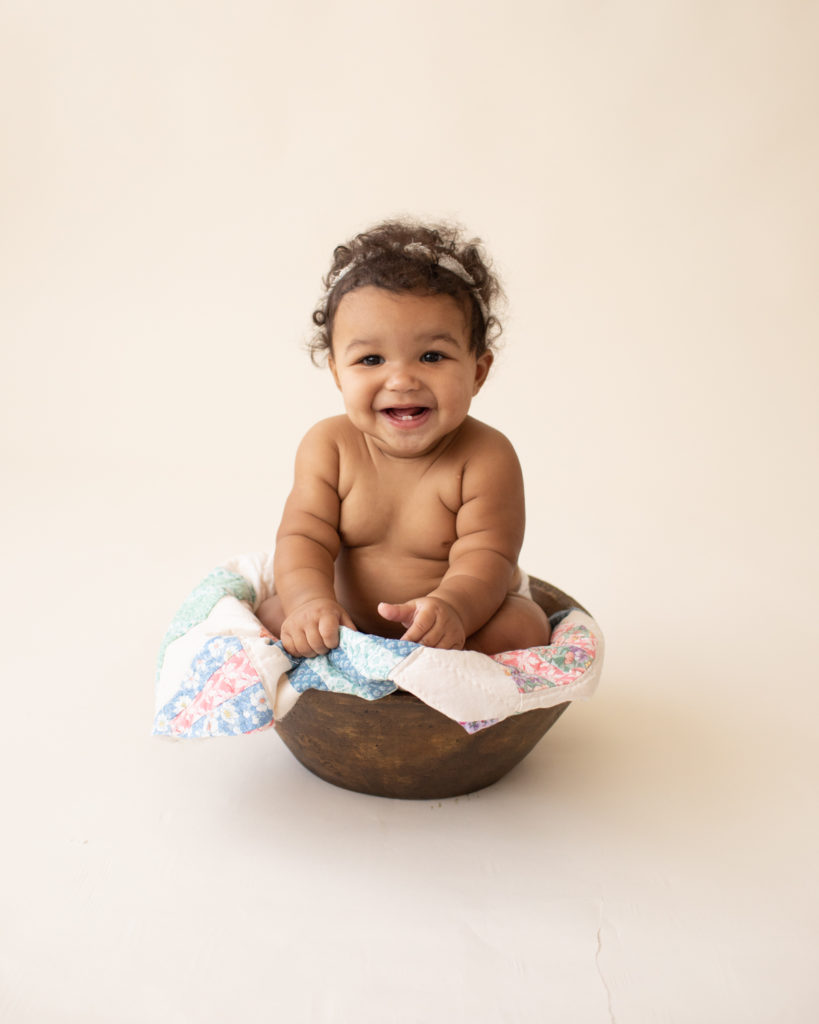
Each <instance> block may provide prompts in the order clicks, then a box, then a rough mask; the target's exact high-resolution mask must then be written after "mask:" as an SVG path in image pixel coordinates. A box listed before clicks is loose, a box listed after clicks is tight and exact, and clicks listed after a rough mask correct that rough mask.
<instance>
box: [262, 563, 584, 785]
mask: <svg viewBox="0 0 819 1024" xmlns="http://www.w3.org/2000/svg"><path fill="white" fill-rule="evenodd" d="M531 586H532V597H533V598H534V599H535V600H536V601H537V603H538V604H539V605H540V606H541V608H543V610H544V611H545V612H546V614H547V615H552V614H553V613H554V612H557V611H562V610H564V609H568V608H580V607H582V606H581V605H579V604H578V603H577V602H576V601H575V600H573V599H572V598H571V597H569V596H568V595H567V594H564V593H563V591H562V590H558V589H557V588H556V587H552V586H551V585H550V584H548V583H544V582H543V581H542V580H539V579H536V578H534V577H531ZM568 706H569V705H568V703H564V704H558V705H556V706H555V707H551V708H535V709H533V710H532V711H527V712H525V713H524V714H521V715H514V716H513V717H511V718H506V719H504V720H503V721H502V722H498V724H497V725H492V726H489V727H488V728H486V729H482V730H481V731H480V732H476V733H472V734H470V733H468V732H466V730H465V729H463V727H462V726H460V725H458V723H457V722H453V721H452V719H450V718H447V717H446V715H442V714H441V712H440V711H436V710H435V709H434V708H431V707H429V706H428V705H426V704H424V702H423V701H421V700H419V699H418V698H417V697H415V696H414V695H413V694H411V693H404V692H402V691H398V692H396V693H391V694H389V696H387V697H382V698H381V699H380V700H374V701H368V700H363V699H362V698H361V697H355V696H352V695H350V694H347V693H332V692H329V691H326V690H306V691H305V692H304V693H303V694H302V695H301V697H299V699H298V701H297V702H296V704H295V706H294V707H293V709H292V710H291V711H290V712H289V713H288V714H287V715H286V716H285V718H283V719H282V720H281V721H279V722H276V731H277V732H278V734H279V736H281V738H282V739H283V740H284V742H285V744H286V745H287V746H288V747H289V748H290V751H291V752H292V753H293V755H294V756H295V757H296V758H297V759H298V760H299V761H301V763H302V764H303V765H304V767H305V768H308V769H309V770H310V771H311V772H313V773H314V774H315V775H318V777H319V778H321V779H324V780H325V782H331V783H332V784H333V785H334V786H341V787H342V788H344V789H352V790H355V791H356V792H358V793H369V794H371V795H373V796H389V797H399V798H401V799H405V800H440V799H443V798H445V797H451V796H462V795H463V794H464V793H472V792H474V791H475V790H476V789H483V788H484V787H485V786H491V785H492V783H493V782H497V781H498V779H500V778H502V777H503V776H504V775H506V773H507V772H508V771H510V770H511V769H512V768H514V767H515V765H516V764H518V763H519V762H520V761H522V760H523V758H524V757H526V755H527V754H528V753H529V752H530V751H531V750H532V749H533V747H534V746H535V744H536V743H537V742H538V741H539V740H540V739H542V737H543V736H544V735H545V733H546V732H547V730H548V729H550V728H551V727H552V725H554V723H555V722H556V721H557V719H558V718H559V717H560V716H561V715H562V714H563V712H564V711H565V710H566V708H567V707H568Z"/></svg>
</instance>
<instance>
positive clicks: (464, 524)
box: [378, 431, 525, 649]
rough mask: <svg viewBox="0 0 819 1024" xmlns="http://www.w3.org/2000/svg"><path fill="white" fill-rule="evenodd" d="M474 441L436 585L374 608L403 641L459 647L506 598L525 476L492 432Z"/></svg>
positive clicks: (520, 537)
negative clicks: (397, 625) (395, 625)
mask: <svg viewBox="0 0 819 1024" xmlns="http://www.w3.org/2000/svg"><path fill="white" fill-rule="evenodd" d="M476 440H477V444H476V445H475V449H474V451H473V452H471V453H470V454H469V457H468V461H467V464H466V467H465V469H464V475H463V483H462V497H463V502H462V505H461V508H460V510H459V511H458V515H457V519H456V524H455V527H456V533H457V539H456V540H455V543H454V544H453V545H452V548H451V549H450V554H449V569H448V570H447V572H446V574H445V576H444V577H443V579H442V580H441V583H440V584H439V586H437V587H436V588H435V590H433V591H432V592H431V593H430V594H428V595H426V596H425V597H420V598H416V599H415V600H412V601H407V602H406V603H404V604H401V605H387V604H381V605H379V607H378V611H379V614H381V615H382V616H383V617H384V618H387V619H390V620H392V621H395V622H401V623H402V624H403V625H405V626H407V627H408V629H407V631H406V633H405V634H404V636H403V639H405V640H413V641H415V642H417V643H423V644H425V645H426V646H428V647H446V648H458V649H460V648H462V647H463V646H464V643H465V642H466V639H467V638H468V637H470V636H472V635H473V634H474V633H476V632H477V631H478V630H479V629H480V628H481V627H482V626H483V625H485V624H486V623H487V622H488V621H489V619H491V618H492V616H493V615H494V614H495V612H496V611H497V610H498V609H499V608H500V606H501V605H502V604H503V601H504V599H505V598H506V595H507V594H508V593H509V589H510V587H511V584H512V580H513V577H514V573H515V570H516V568H517V560H518V554H519V553H520V547H521V544H522V543H523V531H524V523H525V510H524V497H523V474H522V473H521V469H520V463H519V462H518V458H517V455H516V454H515V450H514V448H513V447H512V445H511V444H510V442H509V441H508V440H507V439H506V438H505V437H504V436H503V435H502V434H499V433H498V432H497V431H489V433H488V436H481V437H480V438H478V439H476Z"/></svg>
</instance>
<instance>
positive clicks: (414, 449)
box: [329, 285, 492, 458]
mask: <svg viewBox="0 0 819 1024" xmlns="http://www.w3.org/2000/svg"><path fill="white" fill-rule="evenodd" d="M329 362H330V369H331V371H332V373H333V377H334V378H335V381H336V384H337V385H338V387H339V389H340V391H341V393H342V395H343V397H344V405H345V408H346V410H347V415H348V416H349V418H350V420H351V421H352V423H353V424H354V426H356V427H357V428H358V429H359V430H360V431H361V432H362V433H363V434H365V435H366V436H367V437H369V438H370V439H371V440H372V441H373V442H374V443H375V445H376V446H377V447H378V448H379V449H380V450H381V451H383V452H385V453H386V454H388V455H392V456H396V457H399V458H417V457H419V456H422V455H427V454H429V453H430V452H432V451H434V449H435V448H436V447H437V446H438V445H439V444H440V443H441V442H442V441H444V440H445V439H446V438H447V437H448V436H449V435H450V434H452V433H453V431H455V430H456V429H457V428H458V427H459V426H460V425H461V424H462V423H463V421H464V420H465V419H466V416H467V414H468V413H469V406H470V404H471V403H472V399H473V397H474V396H475V395H476V394H477V393H478V391H479V390H480V388H481V385H482V384H483V382H484V380H485V379H486V375H487V373H488V372H489V367H490V366H491V364H492V355H491V353H489V352H486V353H484V354H483V355H482V356H480V357H479V358H476V357H475V354H474V352H470V350H469V323H468V322H467V319H466V317H465V316H464V312H463V310H462V309H461V307H460V306H459V305H458V303H457V302H456V301H455V299H453V298H452V297H451V296H449V295H418V294H416V293H415V292H397V293H396V292H390V291H386V290H385V289H383V288H375V287H373V286H371V285H368V286H367V287H365V288H357V289H356V290H355V291H352V292H348V293H347V294H346V295H345V296H344V298H343V299H342V300H341V302H340V303H339V305H338V309H337V310H336V315H335V319H334V322H333V354H332V356H331V357H330V361H329Z"/></svg>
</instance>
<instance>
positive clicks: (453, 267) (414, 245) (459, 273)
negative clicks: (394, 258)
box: [333, 242, 489, 321]
mask: <svg viewBox="0 0 819 1024" xmlns="http://www.w3.org/2000/svg"><path fill="white" fill-rule="evenodd" d="M429 251H430V250H429V249H428V248H427V247H426V246H425V245H423V244H422V243H421V242H410V244H409V245H407V246H404V249H403V250H402V254H404V253H408V254H410V255H415V254H416V253H422V254H424V255H426V254H427V253H429ZM364 263H366V260H362V261H360V262H358V261H356V260H350V262H349V263H348V264H347V266H346V267H343V268H342V269H341V270H340V271H339V273H338V275H337V276H336V279H335V281H333V288H335V286H336V285H337V284H338V282H339V281H340V280H341V279H342V278H343V277H345V276H346V275H347V274H349V273H350V271H351V270H355V269H356V267H361V266H363V265H364ZM435 263H436V264H437V265H438V266H439V267H443V268H444V270H449V271H450V272H451V273H453V274H455V276H456V277H460V279H461V280H462V281H463V282H464V283H465V284H468V285H469V287H470V288H474V287H475V280H474V278H473V277H472V275H471V274H470V273H469V272H468V271H467V270H466V269H465V268H464V267H462V266H461V264H460V263H459V262H458V261H457V260H456V259H455V257H454V256H450V255H449V254H448V253H445V254H444V255H443V256H439V257H438V258H437V259H436V260H435ZM472 295H473V296H474V297H475V301H476V302H477V303H478V307H479V309H480V311H481V314H482V315H483V318H484V321H486V320H488V319H489V310H488V309H487V308H486V305H485V303H484V301H483V299H482V298H481V297H480V295H478V293H477V292H476V291H473V292H472Z"/></svg>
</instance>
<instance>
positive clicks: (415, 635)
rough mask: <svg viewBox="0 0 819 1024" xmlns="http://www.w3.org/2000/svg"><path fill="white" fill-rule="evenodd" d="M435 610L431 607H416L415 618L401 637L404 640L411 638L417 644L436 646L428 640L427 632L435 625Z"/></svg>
mask: <svg viewBox="0 0 819 1024" xmlns="http://www.w3.org/2000/svg"><path fill="white" fill-rule="evenodd" d="M435 618H436V616H435V611H434V609H430V608H420V609H418V608H416V610H415V618H414V619H413V620H412V625H411V626H410V627H409V629H408V630H407V631H406V633H404V635H403V636H402V637H401V639H402V640H410V641H411V642H412V643H416V644H426V646H427V647H434V646H435V645H434V644H430V643H428V641H427V634H428V633H429V632H430V631H431V630H433V628H434V626H435Z"/></svg>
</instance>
